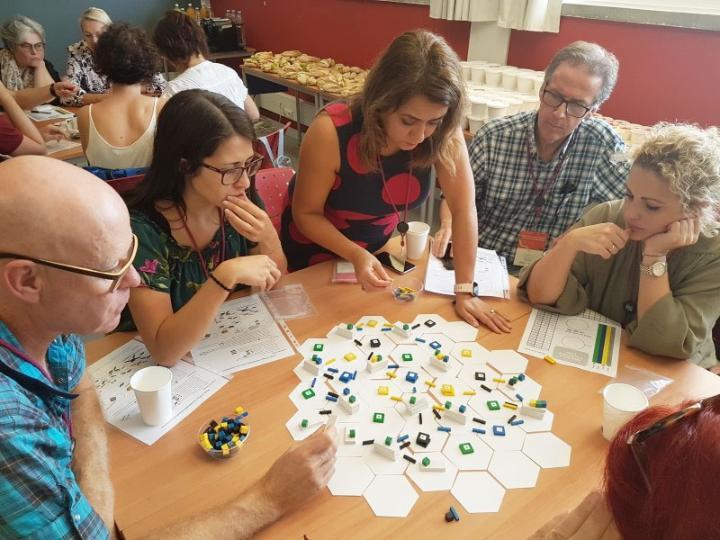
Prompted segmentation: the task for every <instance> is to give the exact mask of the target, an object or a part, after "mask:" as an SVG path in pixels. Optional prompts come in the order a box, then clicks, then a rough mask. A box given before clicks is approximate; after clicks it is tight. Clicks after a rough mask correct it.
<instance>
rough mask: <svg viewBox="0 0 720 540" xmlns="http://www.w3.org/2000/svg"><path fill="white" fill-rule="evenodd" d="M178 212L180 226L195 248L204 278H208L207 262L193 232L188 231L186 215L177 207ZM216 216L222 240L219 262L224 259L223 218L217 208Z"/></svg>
mask: <svg viewBox="0 0 720 540" xmlns="http://www.w3.org/2000/svg"><path fill="white" fill-rule="evenodd" d="M177 210H178V213H180V215H181V216H182V228H183V229H185V232H186V233H187V235H188V236H189V237H190V242H192V245H193V249H194V250H195V253H197V256H198V259H200V264H201V267H202V271H203V274H205V280H207V279H209V276H210V275H209V273H208V269H207V263H206V262H205V257H203V254H202V252H201V251H200V248H199V247H198V244H197V242H196V241H195V237H194V236H193V233H192V232H191V231H190V227H188V224H187V215H185V213H184V212H181V211H180V209H179V208H178V209H177ZM218 217H219V218H220V235H221V238H222V240H221V242H222V248H221V253H220V262H223V261H224V260H225V220H224V219H223V215H222V210H220V209H219V208H218Z"/></svg>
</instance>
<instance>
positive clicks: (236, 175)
mask: <svg viewBox="0 0 720 540" xmlns="http://www.w3.org/2000/svg"><path fill="white" fill-rule="evenodd" d="M263 159H264V158H263V156H261V155H260V154H253V156H252V157H251V158H250V159H249V160H248V161H246V162H245V165H240V166H239V167H230V168H229V169H218V168H217V167H213V166H212V165H208V164H207V163H203V164H202V166H203V167H205V168H206V169H210V170H211V171H215V172H216V173H220V183H221V184H222V185H223V186H231V185H233V184H234V183H235V182H237V181H238V180H240V179H241V178H242V177H243V175H244V174H245V173H247V175H248V177H250V176H254V175H255V173H257V172H258V171H259V170H260V167H261V166H262V162H263Z"/></svg>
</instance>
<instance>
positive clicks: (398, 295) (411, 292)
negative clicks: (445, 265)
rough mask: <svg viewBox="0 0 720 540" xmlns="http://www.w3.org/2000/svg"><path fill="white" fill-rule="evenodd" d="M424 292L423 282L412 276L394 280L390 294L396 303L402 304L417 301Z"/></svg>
mask: <svg viewBox="0 0 720 540" xmlns="http://www.w3.org/2000/svg"><path fill="white" fill-rule="evenodd" d="M422 290H423V282H422V281H421V280H419V279H417V278H415V277H412V276H401V277H399V278H395V279H393V282H392V285H391V286H390V292H391V293H392V296H393V298H394V299H395V301H396V302H400V303H402V304H404V303H406V302H412V301H413V300H415V299H416V298H417V297H418V296H419V295H420V293H421V292H422Z"/></svg>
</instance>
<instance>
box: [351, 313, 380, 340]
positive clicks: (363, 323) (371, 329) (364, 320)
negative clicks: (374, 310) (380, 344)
mask: <svg viewBox="0 0 720 540" xmlns="http://www.w3.org/2000/svg"><path fill="white" fill-rule="evenodd" d="M371 321H375V326H370V324H372V323H371ZM386 324H388V320H387V319H386V318H385V317H383V316H381V315H365V316H364V317H360V318H359V319H358V320H357V322H356V323H355V326H360V327H361V328H362V331H361V332H362V333H363V334H364V335H370V334H373V335H374V334H379V333H381V332H382V329H383V328H384V326H385V325H386Z"/></svg>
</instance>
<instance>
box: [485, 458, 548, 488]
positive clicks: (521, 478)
mask: <svg viewBox="0 0 720 540" xmlns="http://www.w3.org/2000/svg"><path fill="white" fill-rule="evenodd" d="M488 470H489V472H490V474H492V475H493V476H494V477H495V478H496V479H497V480H498V481H499V482H500V483H501V484H502V485H503V486H505V487H506V488H507V489H517V488H531V487H534V486H535V484H536V483H537V477H538V474H539V473H540V467H538V465H537V464H536V463H535V462H533V461H532V460H531V459H530V458H529V457H527V456H526V455H525V454H523V453H522V452H520V451H502V452H495V453H494V454H493V457H492V459H491V460H490V467H489V468H488Z"/></svg>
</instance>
